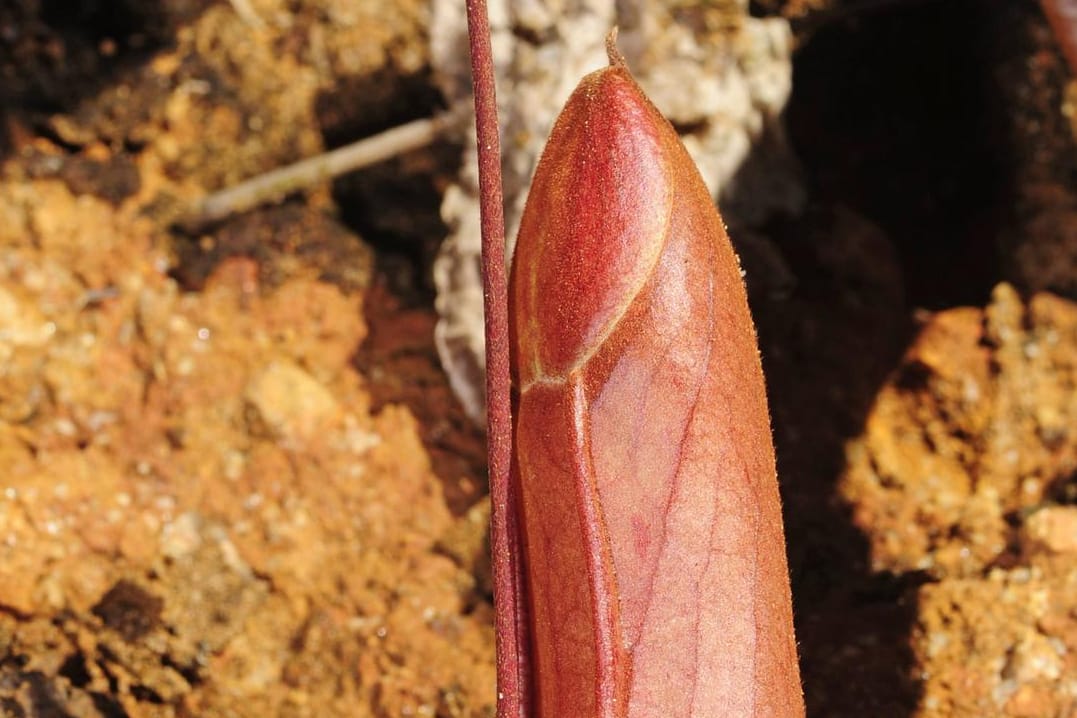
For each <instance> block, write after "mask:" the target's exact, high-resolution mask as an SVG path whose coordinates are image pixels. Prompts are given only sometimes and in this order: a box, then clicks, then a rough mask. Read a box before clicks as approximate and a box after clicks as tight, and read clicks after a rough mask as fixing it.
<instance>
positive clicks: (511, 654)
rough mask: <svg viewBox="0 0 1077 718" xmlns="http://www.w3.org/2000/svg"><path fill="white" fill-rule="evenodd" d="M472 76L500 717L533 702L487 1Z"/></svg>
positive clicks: (478, 11)
mask: <svg viewBox="0 0 1077 718" xmlns="http://www.w3.org/2000/svg"><path fill="white" fill-rule="evenodd" d="M467 21H468V37H469V39H470V43H471V77H472V82H473V85H474V93H475V134H476V137H477V139H478V162H479V208H480V211H481V213H482V276H483V297H484V307H485V325H486V445H487V462H488V466H489V475H490V501H491V512H490V544H491V553H492V564H493V566H492V568H493V578H494V614H495V619H494V627H495V630H496V650H497V698H498V700H497V716H498V718H523V717H524V716H526V712H525V710H526V707H527V696H526V690H527V679H526V664H527V650H526V646H524V645H523V642H524V641H523V635H524V633H523V630H524V621H523V611H522V606H523V592H522V585H521V578H520V577H521V571H520V565H519V556H520V551H519V534H518V530H517V525H516V518H517V517H516V513H515V509H516V500H515V496H514V491H513V487H512V485H511V479H510V462H511V459H512V407H511V403H510V402H511V399H510V393H509V392H510V388H509V387H510V381H511V378H510V375H509V331H508V282H507V278H506V272H505V217H504V207H503V200H502V192H501V142H500V137H499V134H498V123H497V94H496V91H495V87H494V63H493V53H492V50H491V47H490V21H489V17H488V15H487V12H486V0H468V3H467Z"/></svg>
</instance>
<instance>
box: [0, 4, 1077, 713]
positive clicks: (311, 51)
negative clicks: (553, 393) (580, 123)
mask: <svg viewBox="0 0 1077 718" xmlns="http://www.w3.org/2000/svg"><path fill="white" fill-rule="evenodd" d="M237 5H238V4H237ZM250 5H251V6H252V7H253V8H254V9H255V11H256V12H257V14H258V17H257V18H254V20H251V19H247V20H244V19H242V18H241V17H239V16H238V15H237V14H236V12H235V11H234V9H233V5H232V4H230V3H211V2H201V1H199V0H166V1H165V2H153V3H146V2H138V1H137V0H125V1H124V2H121V3H116V4H115V8H114V9H113V10H112V11H111V12H105V11H104V10H101V9H100V7H102V5H101V4H100V3H97V4H95V3H74V4H71V5H70V6H69V5H68V4H66V3H49V2H44V1H41V2H39V1H38V0H17V1H16V2H13V3H8V4H6V5H4V6H3V7H2V8H0V100H3V102H2V105H3V107H4V108H5V110H6V112H5V114H4V116H3V124H2V126H0V130H2V131H0V135H2V139H3V141H2V142H0V715H3V716H33V717H37V716H42V717H44V716H50V717H51V716H73V717H74V716H77V717H79V718H81V717H83V716H86V717H98V716H101V717H106V718H114V717H116V716H132V717H137V716H161V717H165V716H208V717H212V716H266V715H281V716H305V715H310V716H335V715H340V716H376V717H379V718H380V717H383V716H384V717H388V716H409V715H410V716H438V717H442V718H446V717H452V716H492V714H493V704H494V684H493V631H492V620H491V606H490V601H489V597H490V587H489V573H488V571H489V568H488V563H487V561H486V559H485V550H486V547H485V539H484V537H485V531H486V522H487V519H486V513H485V509H484V504H483V502H482V496H483V494H484V492H485V479H484V476H483V472H482V441H481V436H480V434H479V433H478V431H477V430H476V429H475V428H474V427H473V426H471V425H470V424H469V423H468V422H467V420H466V419H465V417H464V415H463V412H462V411H461V409H460V407H459V406H458V405H457V403H456V402H455V400H454V399H453V398H452V396H451V394H450V392H449V389H448V385H447V383H446V381H445V380H444V378H443V376H442V374H441V372H440V370H439V368H438V365H437V361H436V357H435V353H434V349H433V342H432V332H433V324H434V315H433V312H432V309H431V305H432V302H431V297H430V296H429V293H428V286H429V284H428V281H429V280H428V278H427V274H428V271H429V266H428V261H429V257H430V256H431V249H432V247H434V246H436V243H437V242H438V241H439V239H440V238H441V235H440V232H441V231H442V228H440V227H439V225H438V219H437V203H438V193H437V188H438V187H439V186H440V185H441V183H442V181H443V180H444V178H445V177H447V176H450V175H452V174H453V173H455V172H456V167H455V166H454V161H455V159H454V158H455V156H456V155H455V151H454V149H453V148H452V147H451V146H448V145H444V144H443V145H439V146H437V147H435V148H432V149H431V150H429V151H424V152H418V153H414V154H412V155H409V156H408V157H405V158H401V159H399V160H397V161H395V162H394V163H392V164H390V165H385V166H382V167H380V168H373V169H371V170H369V171H366V172H362V173H359V174H357V175H355V176H353V177H351V178H349V179H348V180H346V181H341V182H338V183H336V184H335V185H334V187H333V188H332V191H329V189H328V188H322V189H320V190H318V191H315V192H313V193H311V194H310V195H308V196H305V197H299V198H292V199H291V200H290V201H289V202H287V203H285V204H283V205H281V206H278V207H274V208H267V209H263V210H258V211H256V212H252V213H250V214H248V215H245V216H242V217H238V218H234V219H232V220H229V221H227V222H224V223H222V224H220V225H219V226H215V227H210V228H208V229H206V230H205V231H203V232H200V233H197V234H195V235H189V234H184V233H181V232H177V231H175V230H173V229H172V222H173V220H175V219H176V218H177V217H179V216H180V215H181V214H182V213H183V211H184V210H185V208H186V207H187V206H188V205H189V203H190V202H191V201H192V200H193V199H195V198H197V197H199V196H201V195H202V194H203V193H204V192H206V191H208V190H213V189H217V188H219V187H221V186H223V185H225V184H228V183H231V182H234V181H236V180H238V179H241V178H244V177H247V176H250V175H252V174H256V173H258V172H260V171H264V170H266V169H269V168H272V167H275V166H278V165H280V164H282V163H285V162H288V161H291V160H294V159H297V158H299V157H301V156H305V155H307V154H311V153H314V152H317V151H318V150H320V149H321V148H323V147H324V146H325V145H327V144H334V143H338V142H341V141H344V140H350V139H355V138H357V137H358V136H361V135H363V134H367V133H370V132H372V131H374V130H377V129H380V128H383V127H386V126H388V125H391V124H393V123H395V122H399V121H404V120H408V119H412V118H414V117H419V116H422V115H424V114H426V113H428V112H429V111H430V110H431V109H432V108H433V107H434V106H435V104H436V97H435V93H434V92H433V90H432V89H431V83H430V81H429V76H428V75H429V69H428V67H427V51H426V42H427V37H426V35H427V32H428V28H427V24H428V17H427V12H428V9H427V6H426V4H425V2H421V1H420V0H415V1H414V2H413V1H411V0H397V1H395V2H382V1H380V0H362V1H360V2H355V1H354V0H320V1H317V2H316V1H315V0H301V1H300V2H288V3H285V2H281V1H279V0H257V1H254V2H251V3H250ZM854 5H855V3H842V2H831V1H829V0H818V1H816V0H811V1H808V0H804V1H800V0H797V1H795V2H761V3H758V6H759V9H760V10H761V11H763V10H768V9H769V10H774V11H777V10H784V11H785V12H786V13H787V14H789V15H790V16H793V17H796V18H798V20H797V22H801V23H803V24H802V25H801V26H800V27H802V28H805V29H804V30H803V33H802V35H801V37H800V39H801V40H802V42H803V43H804V45H803V48H804V49H803V50H802V51H801V52H800V54H799V55H798V57H797V75H796V76H795V78H794V82H795V86H796V88H797V89H796V96H795V97H794V101H793V106H792V107H791V108H790V112H789V122H790V131H791V139H792V142H793V144H794V146H795V148H796V149H797V151H798V153H799V155H800V156H801V157H802V158H803V161H804V166H803V168H802V169H803V174H804V178H805V181H806V184H807V187H808V189H809V193H810V196H811V200H810V206H809V208H808V210H806V211H805V213H804V214H803V215H802V216H798V217H795V218H787V219H782V220H780V221H774V222H773V223H772V224H770V225H768V226H766V227H763V228H757V231H759V232H764V233H766V235H767V236H768V237H769V238H770V239H771V241H773V243H774V245H775V247H777V251H778V252H780V253H781V255H782V258H783V260H784V263H785V264H786V265H788V267H789V269H790V274H791V278H790V281H789V282H787V283H785V284H788V286H785V284H783V290H782V291H781V292H770V291H765V289H766V287H767V286H769V285H768V284H767V282H766V281H765V279H761V280H753V279H752V272H751V271H749V281H750V282H759V284H756V285H754V287H753V289H754V290H755V291H753V294H752V297H753V309H754V311H755V314H756V317H757V321H758V324H759V332H760V340H761V345H762V351H763V356H764V361H765V365H766V371H767V377H768V384H769V390H770V395H771V407H772V414H773V421H774V428H775V437H776V441H777V445H778V454H779V469H780V474H781V479H782V489H783V495H784V500H785V511H786V522H787V526H788V537H789V553H790V566H791V570H792V572H793V584H794V599H795V603H796V617H797V624H798V625H797V627H798V638H799V642H800V649H801V655H802V665H803V674H804V681H805V691H806V698H807V703H808V707H809V715H811V716H866V715H871V716H893V717H895V718H898V717H900V718H912V717H914V716H915V717H918V718H927V717H929V716H930V717H932V718H934V717H938V718H942V716H968V717H970V718H971V717H972V716H1029V717H1033V716H1035V717H1040V716H1058V717H1060V718H1063V717H1065V718H1069V717H1070V716H1073V715H1075V714H1077V678H1075V676H1077V662H1075V656H1077V621H1075V618H1074V617H1075V616H1077V538H1075V537H1077V515H1075V511H1077V509H1075V505H1077V481H1075V476H1077V432H1075V430H1074V427H1075V426H1077V305H1075V304H1074V300H1075V299H1077V292H1075V290H1074V287H1077V270H1074V264H1073V263H1072V261H1070V259H1067V258H1072V257H1073V256H1077V255H1075V250H1074V246H1075V242H1074V236H1075V234H1074V226H1075V223H1074V219H1073V217H1074V216H1075V214H1074V213H1075V211H1077V190H1075V186H1074V183H1073V181H1072V178H1073V177H1074V176H1077V142H1075V141H1074V127H1075V126H1077V125H1075V123H1074V122H1073V120H1072V117H1073V114H1072V112H1071V113H1070V114H1069V115H1066V114H1065V112H1064V108H1065V107H1067V105H1066V100H1065V98H1066V97H1067V96H1068V97H1070V98H1072V97H1074V96H1077V94H1075V92H1074V90H1073V86H1072V84H1071V85H1069V86H1067V78H1066V74H1065V70H1064V66H1063V65H1062V63H1061V58H1060V56H1059V55H1058V53H1057V51H1056V49H1055V48H1054V46H1053V44H1052V40H1051V36H1050V34H1049V33H1048V32H1047V30H1046V25H1045V24H1044V23H1043V21H1042V17H1040V16H1039V14H1038V10H1037V8H1036V3H1034V2H1032V1H1031V0H1022V1H1021V2H1014V3H1007V4H1006V5H1005V10H997V11H995V12H990V11H984V10H983V9H982V8H986V7H989V5H987V4H982V3H978V2H967V1H964V0H961V1H959V2H954V3H931V2H908V3H901V2H897V3H890V2H887V3H872V4H870V5H871V7H872V9H871V10H870V11H869V12H859V11H853V10H854V8H853V6H854ZM1000 7H1001V5H1000ZM836 10H843V12H835V11H836ZM844 10H849V12H844ZM919 30H922V31H923V32H919ZM929 30H930V31H929ZM910 37H915V38H916V43H915V47H914V48H913V50H912V51H910V52H904V50H905V49H908V47H909V38H910ZM898 50H902V52H904V54H902V52H898ZM952 58H956V59H955V60H954V61H953V62H951V59H952ZM849 68H854V69H857V68H859V69H860V70H861V71H846V70H848V69H849ZM940 68H941V69H940ZM943 70H945V73H947V74H946V76H945V78H944V79H945V80H946V81H945V82H940V83H936V84H932V82H931V80H932V78H934V77H937V76H938V75H939V73H940V72H942V71H943ZM1067 87H1069V89H1068V90H1067ZM1067 93H1068V95H1067ZM1070 102H1072V100H1070ZM914 140H915V142H914ZM749 270H751V267H750V266H749ZM1002 280H1007V281H1009V282H1011V283H1012V286H1011V284H1005V283H1001V282H1002ZM760 285H762V287H763V289H762V290H761V289H759V286H760ZM923 306H926V307H929V308H930V311H926V310H919V309H917V308H918V307H923Z"/></svg>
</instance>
